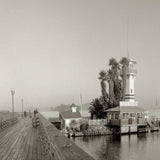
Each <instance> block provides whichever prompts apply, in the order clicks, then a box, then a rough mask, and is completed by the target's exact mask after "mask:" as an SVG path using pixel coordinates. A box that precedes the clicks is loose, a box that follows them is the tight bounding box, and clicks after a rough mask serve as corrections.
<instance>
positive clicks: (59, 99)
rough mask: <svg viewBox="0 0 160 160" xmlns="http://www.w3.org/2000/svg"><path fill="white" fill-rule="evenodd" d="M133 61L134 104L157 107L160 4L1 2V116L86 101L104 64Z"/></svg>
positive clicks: (136, 0) (138, 0) (140, 0)
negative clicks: (122, 59) (5, 111)
mask: <svg viewBox="0 0 160 160" xmlns="http://www.w3.org/2000/svg"><path fill="white" fill-rule="evenodd" d="M127 19H129V22H128V37H129V38H128V48H129V52H130V57H131V58H133V59H135V60H136V61H137V69H138V75H137V79H136V85H135V86H136V87H135V93H136V99H137V100H138V101H139V103H140V105H142V106H152V105H155V100H156V97H157V98H158V101H159V102H160V89H159V83H158V82H160V71H159V68H160V1H159V0H157V1H156V0H63V1H60V0H0V109H4V108H5V107H6V109H10V108H11V93H10V90H11V89H14V90H15V110H20V108H21V98H23V99H24V104H25V107H30V106H33V107H43V106H46V107H50V106H53V107H54V106H56V105H59V104H61V103H65V104H69V103H72V101H73V100H72V99H74V101H75V103H80V98H79V97H80V91H81V92H82V95H83V102H84V103H85V102H90V101H91V100H92V99H93V98H96V97H99V96H100V94H101V89H100V83H99V80H98V73H99V71H100V70H103V69H108V60H109V58H111V57H115V58H116V59H117V60H120V57H122V56H127V21H128V20H127Z"/></svg>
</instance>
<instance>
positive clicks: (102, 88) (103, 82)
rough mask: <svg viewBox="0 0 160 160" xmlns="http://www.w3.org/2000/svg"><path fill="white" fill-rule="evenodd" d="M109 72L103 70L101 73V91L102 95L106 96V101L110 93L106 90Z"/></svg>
mask: <svg viewBox="0 0 160 160" xmlns="http://www.w3.org/2000/svg"><path fill="white" fill-rule="evenodd" d="M106 76H107V73H106V72H105V71H104V70H103V71H101V72H100V73H99V79H100V80H101V82H100V83H101V92H102V96H103V98H104V101H107V99H108V93H107V91H106V83H105V81H106V80H107V79H106Z"/></svg>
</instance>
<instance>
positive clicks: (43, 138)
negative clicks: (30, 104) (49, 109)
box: [0, 115, 93, 160]
mask: <svg viewBox="0 0 160 160" xmlns="http://www.w3.org/2000/svg"><path fill="white" fill-rule="evenodd" d="M39 118H40V126H39V127H37V128H33V127H32V120H31V118H29V117H23V118H22V117H21V118H18V120H17V122H16V123H15V124H12V125H10V126H8V127H6V128H4V129H3V130H1V131H0V159H1V160H80V159H85V160H93V158H92V157H91V156H90V155H88V154H87V153H86V152H85V151H83V150H82V149H80V148H79V147H78V146H77V145H76V144H75V143H74V142H72V141H71V140H70V139H68V138H67V137H65V136H64V134H63V133H61V132H60V131H59V130H58V129H57V128H56V127H55V126H54V125H52V124H51V123H50V122H49V121H48V120H47V119H45V118H44V117H43V116H42V115H40V116H39Z"/></svg>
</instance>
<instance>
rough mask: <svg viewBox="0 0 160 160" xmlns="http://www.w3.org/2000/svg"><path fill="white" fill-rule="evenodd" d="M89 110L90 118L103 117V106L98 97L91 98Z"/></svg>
mask: <svg viewBox="0 0 160 160" xmlns="http://www.w3.org/2000/svg"><path fill="white" fill-rule="evenodd" d="M89 112H90V113H91V118H93V117H94V116H95V117H96V118H104V116H105V113H104V107H103V105H102V104H101V102H100V100H99V98H96V99H93V100H92V102H91V103H90V107H89Z"/></svg>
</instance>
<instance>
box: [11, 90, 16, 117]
mask: <svg viewBox="0 0 160 160" xmlns="http://www.w3.org/2000/svg"><path fill="white" fill-rule="evenodd" d="M14 94H15V91H14V90H11V95H12V118H13V120H14Z"/></svg>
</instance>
